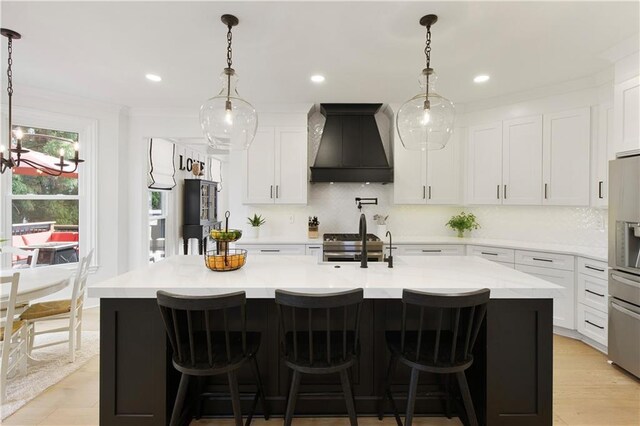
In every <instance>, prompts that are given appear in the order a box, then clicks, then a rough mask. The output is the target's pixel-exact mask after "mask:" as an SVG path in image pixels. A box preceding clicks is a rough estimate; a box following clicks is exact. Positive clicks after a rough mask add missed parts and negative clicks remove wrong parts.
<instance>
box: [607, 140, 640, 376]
mask: <svg viewBox="0 0 640 426" xmlns="http://www.w3.org/2000/svg"><path fill="white" fill-rule="evenodd" d="M634 154H635V155H631V156H627V157H624V158H618V159H616V160H614V161H611V162H610V163H609V266H610V267H611V269H610V270H609V345H608V350H609V359H610V360H611V361H613V362H614V363H615V364H617V365H618V366H620V367H622V368H624V369H625V370H627V371H628V372H630V373H631V374H633V375H635V376H636V377H640V151H639V152H637V153H634Z"/></svg>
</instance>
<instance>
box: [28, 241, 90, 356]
mask: <svg viewBox="0 0 640 426" xmlns="http://www.w3.org/2000/svg"><path fill="white" fill-rule="evenodd" d="M92 256H93V250H91V251H90V252H89V254H88V255H87V256H85V257H84V258H82V259H80V261H79V262H78V269H77V273H76V276H75V278H74V283H73V291H72V293H71V299H65V300H54V301H51V302H40V303H34V304H32V305H30V306H29V307H28V308H27V309H26V310H25V311H24V312H23V313H22V315H20V319H22V320H24V321H26V322H27V328H28V330H29V345H28V353H29V356H31V353H32V351H33V350H35V349H41V348H46V347H49V346H53V345H59V344H62V343H67V342H68V343H69V361H70V362H74V361H75V359H76V350H78V349H80V348H81V345H82V306H83V303H84V296H85V293H86V288H87V277H88V276H89V265H90V264H91V257H92ZM67 319H68V320H69V324H68V325H67V326H65V327H60V328H55V329H47V330H42V331H36V323H38V322H42V321H55V320H67ZM61 331H68V333H69V337H68V339H64V340H59V341H55V342H51V343H45V344H41V345H38V346H35V338H36V336H40V335H42V334H48V333H57V332H61Z"/></svg>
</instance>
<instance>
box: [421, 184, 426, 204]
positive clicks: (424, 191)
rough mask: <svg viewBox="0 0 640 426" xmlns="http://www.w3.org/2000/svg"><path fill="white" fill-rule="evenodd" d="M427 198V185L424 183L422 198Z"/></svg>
mask: <svg viewBox="0 0 640 426" xmlns="http://www.w3.org/2000/svg"><path fill="white" fill-rule="evenodd" d="M425 198H427V187H426V186H424V185H422V199H423V200H424V199H425Z"/></svg>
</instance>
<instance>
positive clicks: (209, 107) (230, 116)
mask: <svg viewBox="0 0 640 426" xmlns="http://www.w3.org/2000/svg"><path fill="white" fill-rule="evenodd" d="M221 20H222V23H223V24H225V25H226V26H227V67H226V68H225V69H224V70H223V71H222V74H221V75H220V80H221V83H222V89H221V90H220V93H218V94H217V95H216V96H214V97H212V98H210V99H208V100H207V101H206V102H205V103H204V104H202V106H201V107H200V125H201V126H202V132H203V133H204V135H205V137H206V138H207V141H208V143H209V145H211V147H212V148H214V149H220V150H225V151H229V150H245V149H247V148H249V145H251V142H252V141H253V137H254V136H255V134H256V129H257V127H258V114H257V113H256V110H255V108H254V107H253V106H252V105H251V104H250V103H249V102H247V101H245V100H244V99H242V98H241V97H240V95H239V94H238V91H237V89H236V86H237V84H238V75H237V74H236V72H235V70H234V69H233V68H232V67H231V65H232V55H233V50H232V48H231V42H232V37H233V35H232V33H231V29H232V28H233V27H235V26H236V25H238V22H239V21H238V18H236V17H235V16H233V15H222V17H221Z"/></svg>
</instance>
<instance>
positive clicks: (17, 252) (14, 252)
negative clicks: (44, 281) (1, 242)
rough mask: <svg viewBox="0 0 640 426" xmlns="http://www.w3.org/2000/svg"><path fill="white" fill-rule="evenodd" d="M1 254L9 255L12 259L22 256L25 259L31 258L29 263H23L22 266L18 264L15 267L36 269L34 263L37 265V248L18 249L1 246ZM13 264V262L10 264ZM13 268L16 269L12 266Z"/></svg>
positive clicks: (38, 251) (38, 250)
mask: <svg viewBox="0 0 640 426" xmlns="http://www.w3.org/2000/svg"><path fill="white" fill-rule="evenodd" d="M2 253H6V254H9V255H11V257H12V259H13V256H23V257H26V258H27V259H28V258H29V256H31V261H30V262H29V263H24V264H18V265H17V267H23V268H35V267H36V263H38V253H40V249H38V248H33V249H32V248H20V247H13V246H3V247H2ZM11 263H13V262H11ZM12 266H13V267H14V268H15V267H16V265H12Z"/></svg>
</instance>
